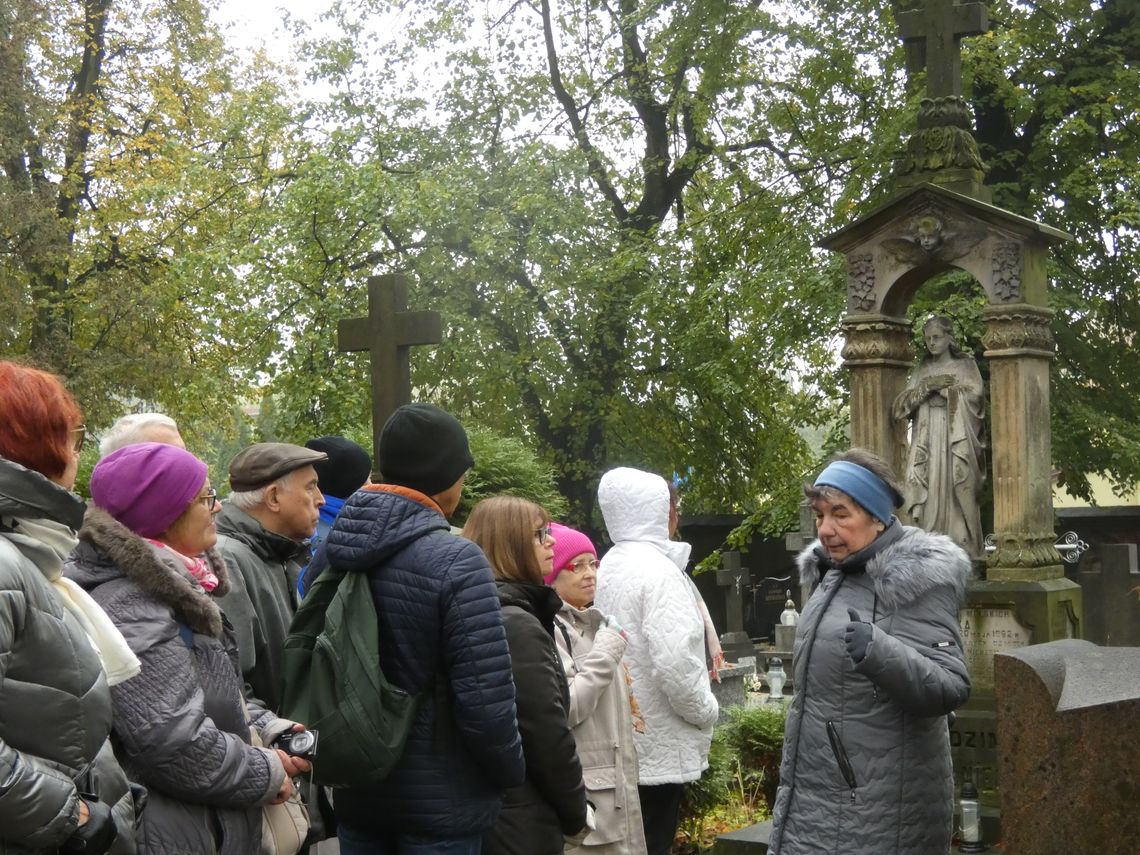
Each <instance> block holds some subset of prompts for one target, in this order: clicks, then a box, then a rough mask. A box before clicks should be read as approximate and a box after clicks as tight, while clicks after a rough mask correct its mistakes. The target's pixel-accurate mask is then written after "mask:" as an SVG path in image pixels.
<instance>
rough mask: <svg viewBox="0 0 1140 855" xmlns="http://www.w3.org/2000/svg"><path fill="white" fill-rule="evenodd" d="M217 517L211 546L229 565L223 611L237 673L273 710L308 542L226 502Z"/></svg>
mask: <svg viewBox="0 0 1140 855" xmlns="http://www.w3.org/2000/svg"><path fill="white" fill-rule="evenodd" d="M217 521H218V545H217V547H215V548H216V549H217V551H218V552H219V553H220V554H221V556H222V557H223V558H224V559H225V561H226V564H227V565H228V567H229V568H230V570H231V573H230V589H229V590H228V591H227V592H226V594H225V595H224V596H222V597H221V606H222V610H223V611H224V612H225V613H226V617H228V618H229V619H230V621H231V622H232V623H233V627H234V634H235V636H236V638H237V645H238V653H239V655H240V657H241V670H242V674H244V675H245V679H246V681H248V683H249V685H250V688H251V689H252V690H253V694H254V697H256V698H258V699H259V700H260V701H261V702H262V703H263V704H265V707H266V709H270V710H273V711H275V712H276V711H277V709H278V708H279V707H280V706H281V666H282V660H283V659H284V656H285V636H287V635H288V634H289V623H290V622H291V621H292V620H293V615H294V614H295V613H296V611H297V579H298V577H299V576H300V575H301V563H300V562H306V563H308V561H309V542H308V541H307V540H306V541H302V542H297V541H295V540H290V539H289V538H287V537H284V536H282V535H280V534H276V533H274V532H272V531H269V530H268V529H267V528H265V526H263V525H262V524H261V523H260V522H258V521H257V520H255V519H254V518H253V517H251V516H250V515H249V514H247V513H246V512H245V511H243V510H242V509H241V508H238V507H235V506H234V505H231V504H230V503H229V502H226V503H225V504H224V505H222V511H221V513H219V514H218V517H217ZM214 593H215V595H217V591H215V592H214Z"/></svg>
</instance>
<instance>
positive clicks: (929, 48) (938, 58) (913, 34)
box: [895, 0, 989, 98]
mask: <svg viewBox="0 0 1140 855" xmlns="http://www.w3.org/2000/svg"><path fill="white" fill-rule="evenodd" d="M895 17H896V18H897V20H898V24H899V29H900V30H901V31H902V39H903V43H904V44H905V45H906V49H907V71H909V72H911V73H912V74H913V73H916V72H919V71H922V69H923V68H924V67H925V68H926V95H927V97H928V98H943V97H946V96H960V95H961V94H962V54H961V41H962V37H963V36H977V35H981V34H982V33H984V32H986V30H987V29H988V25H989V18H988V16H987V14H986V7H985V4H983V3H956V2H955V0H926V2H925V3H924V4H923V6H922V7H921V8H919V9H912V10H910V11H909V12H900V13H898V14H897V15H896V16H895Z"/></svg>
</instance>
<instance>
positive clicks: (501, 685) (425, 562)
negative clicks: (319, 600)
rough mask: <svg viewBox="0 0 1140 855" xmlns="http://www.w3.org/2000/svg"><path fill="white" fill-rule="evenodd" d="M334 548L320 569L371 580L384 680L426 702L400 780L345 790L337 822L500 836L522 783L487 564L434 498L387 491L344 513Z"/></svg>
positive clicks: (503, 642) (371, 493)
mask: <svg viewBox="0 0 1140 855" xmlns="http://www.w3.org/2000/svg"><path fill="white" fill-rule="evenodd" d="M326 544H327V547H326V548H325V549H324V550H322V551H320V552H318V554H317V557H316V558H314V561H320V560H327V561H328V562H329V563H330V564H331V565H332V566H335V567H338V568H344V569H345V570H347V571H350V572H367V573H368V574H369V577H370V583H371V588H372V598H373V601H374V602H375V604H376V612H377V616H378V619H379V620H378V622H379V627H380V660H381V662H380V664H381V667H382V668H383V669H384V674H385V676H386V677H387V678H388V679H389V680H390V681H392V682H393V683H394V684H395V685H397V686H399V687H400V688H402V689H404V690H406V691H408V692H413V693H416V692H423V691H427V692H428V693H429V696H428V697H427V698H426V699H425V701H424V704H423V705H422V707H421V709H420V712H419V715H418V717H417V718H416V722H415V725H414V726H413V728H412V732H411V734H410V735H409V737H408V742H407V745H406V747H405V749H404V754H403V757H401V759H400V762H399V764H398V765H397V766H396V768H395V769H394V770H393V771H392V773H391V775H389V776H388V778H387V779H385V780H384V781H383V782H382V783H381V784H379V785H377V786H375V787H369V788H358V789H349V790H337V792H336V795H335V801H336V814H337V819H338V821H340V822H343V823H345V824H347V825H349V826H351V827H352V828H353V829H356V830H360V831H365V832H370V833H383V832H385V831H400V832H408V833H416V834H424V835H429V836H432V837H437V838H441V839H450V838H457V837H469V836H474V835H477V834H481V833H482V832H484V831H486V830H487V829H489V828H491V826H492V825H494V822H495V817H496V815H497V814H498V811H499V803H500V799H501V796H502V794H503V791H504V790H506V789H508V788H509V787H516V786H519V785H520V784H522V782H523V776H524V773H525V767H524V764H523V755H522V744H521V742H520V740H519V731H518V723H517V721H516V717H515V686H514V682H513V680H512V678H511V657H510V653H509V652H508V650H507V638H506V634H505V633H504V631H503V621H502V617H501V615H500V612H499V596H498V592H497V590H496V588H495V582H494V579H493V578H492V576H491V568H490V565H488V564H487V559H486V558H485V557H484V556H483V553H482V551H481V550H480V549H479V547H477V546H476V545H475V544H474V543H472V542H471V541H469V540H466V539H465V538H462V537H457V536H455V535H453V534H451V533H450V532H449V529H448V525H447V520H446V519H444V517H443V515H442V514H441V513H440V512H439V510H438V509H437V508H436V506H435V505H434V503H432V502H431V501H430V500H429V499H428V498H427V497H425V496H422V495H420V494H419V493H415V492H414V491H411V490H407V489H405V488H399V487H390V486H387V485H379V486H372V487H369V488H367V489H365V490H360V491H358V492H356V493H355V494H354V495H353V496H352V497H351V498H350V499H349V500H348V501H347V502H345V505H344V508H343V509H342V510H341V513H340V516H339V517H338V518H337V521H336V524H335V525H334V526H333V528H332V530H331V531H330V532H329V535H328V538H327V540H326ZM315 569H317V570H318V571H319V569H320V568H315ZM437 716H442V717H444V720H441V721H440V722H439V725H438V726H437V724H436V718H437Z"/></svg>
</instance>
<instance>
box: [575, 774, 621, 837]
mask: <svg viewBox="0 0 1140 855" xmlns="http://www.w3.org/2000/svg"><path fill="white" fill-rule="evenodd" d="M582 780H583V781H584V782H585V784H586V798H588V799H589V800H590V802H591V803H593V805H594V823H595V825H596V827H595V828H594V830H593V831H591V832H590V833H589V834H587V835H586V837H585V839H584V840H583V841H582V843H583V845H585V846H598V845H601V844H602V843H613V842H615V841H617V840H621V839H622V838H623V837H625V826H626V812H625V810H626V809H625V797H624V796H625V792H624V789H623V788H622V787H621V786H619V785H620V783H621V781H620V778H619V776H618V769H617V766H590V767H588V768H585V769H583V770H582Z"/></svg>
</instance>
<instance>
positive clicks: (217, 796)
mask: <svg viewBox="0 0 1140 855" xmlns="http://www.w3.org/2000/svg"><path fill="white" fill-rule="evenodd" d="M79 538H80V542H79V546H77V547H76V549H75V552H74V553H73V554H72V557H71V560H70V561H69V562H68V564H67V567H66V568H65V570H64V572H65V574H66V575H67V576H68V577H69V578H71V579H73V580H74V581H75V582H77V583H78V584H79V585H81V586H82V587H84V588H85V589H86V590H87V591H88V592H89V593H90V594H91V596H92V597H94V599H95V600H96V602H98V603H99V605H101V606H102V607H103V610H104V611H106V612H107V614H108V615H109V616H110V617H111V620H112V621H114V622H115V625H116V626H117V627H118V628H119V630H120V631H121V632H122V633H123V636H124V637H125V638H126V640H127V643H128V644H129V645H130V647H131V650H133V651H134V653H135V655H136V656H138V658H139V661H140V662H141V663H142V672H141V673H140V674H139V675H138V676H136V677H133V678H131V679H130V680H127V681H126V682H124V683H120V684H119V685H117V686H114V687H113V688H112V689H111V697H112V700H113V701H114V712H115V718H114V734H115V737H116V739H115V744H116V750H117V753H118V757H119V761H120V762H121V763H122V765H123V768H124V769H125V770H126V772H127V775H128V776H129V777H130V778H131V779H132V780H135V781H139V782H140V783H142V784H145V785H146V786H147V787H148V788H149V790H150V800H149V802H148V804H147V809H146V811H145V812H144V813H143V817H142V823H141V826H140V828H139V851H140V852H142V853H147V855H249V853H252V852H256V851H257V848H258V846H259V844H260V842H261V814H262V810H261V806H262V805H264V804H266V803H268V802H269V801H271V800H272V799H273V797H274V796H275V795H276V794H277V791H278V790H279V789H280V787H281V785H282V783H283V782H284V779H285V770H284V769H283V768H282V766H281V761H280V760H279V759H278V757H277V755H276V753H275V752H273V751H271V750H268V749H264V748H255V747H252V746H251V745H250V735H249V726H248V724H247V720H246V714H245V710H244V709H243V705H242V688H243V685H242V679H241V674H240V672H239V671H238V666H237V651H236V649H235V647H234V644H233V641H232V638H231V633H229V632H228V631H227V624H226V623H225V618H224V617H223V615H222V613H221V610H220V609H219V608H218V606H217V604H216V603H215V602H214V601H213V599H212V598H211V597H210V596H209V595H208V594H207V593H206V592H205V591H203V590H202V588H201V587H200V586H199V585H198V583H197V582H196V581H195V580H194V579H193V578H192V577H191V576H190V575H189V574H188V573H187V572H185V570H183V569H182V568H181V567H179V566H176V565H175V564H174V563H168V562H167V560H166V551H165V550H162V551H161V552H160V551H157V550H156V549H155V548H154V547H152V546H151V545H150V544H149V543H147V542H146V541H145V540H143V539H142V538H140V537H138V536H137V535H135V534H133V533H132V532H131V531H129V530H128V529H127V528H125V527H124V526H122V525H120V524H119V523H118V522H116V521H115V520H114V519H112V518H111V517H110V516H109V515H108V514H106V513H105V512H103V511H102V510H100V509H98V508H91V509H89V510H88V512H87V518H86V520H85V521H84V524H83V528H82V529H81V530H80V532H79ZM207 557H208V558H210V559H211V564H212V568H211V569H212V570H213V571H214V573H216V574H217V576H218V578H219V580H220V584H219V586H218V588H216V589H215V590H216V591H224V590H225V588H226V586H227V584H228V579H227V574H226V568H225V566H224V564H223V562H222V561H221V560H220V559H219V558H217V556H216V555H214V554H212V553H207ZM250 714H251V717H252V720H253V724H254V725H255V726H257V727H258V728H259V729H260V730H261V732H262V736H263V738H265V739H266V741H269V740H271V739H272V738H273V737H274V736H276V735H278V734H279V733H281V732H282V731H284V730H286V729H288V727H289V726H290V724H289V723H288V722H283V721H281V720H279V719H276V718H275V717H274V716H272V715H271V714H270V713H268V712H266V711H265V710H264V709H261V708H260V707H257V706H256V705H252V706H251V708H250Z"/></svg>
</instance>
